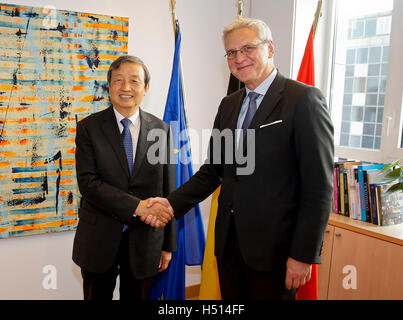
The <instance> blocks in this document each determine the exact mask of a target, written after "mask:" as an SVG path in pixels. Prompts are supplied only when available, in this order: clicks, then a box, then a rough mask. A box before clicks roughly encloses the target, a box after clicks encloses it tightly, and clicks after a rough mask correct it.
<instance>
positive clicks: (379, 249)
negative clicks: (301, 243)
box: [318, 213, 403, 300]
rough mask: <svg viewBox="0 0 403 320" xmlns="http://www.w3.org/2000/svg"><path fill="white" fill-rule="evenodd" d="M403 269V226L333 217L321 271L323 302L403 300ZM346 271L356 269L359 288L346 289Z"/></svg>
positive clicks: (319, 272) (319, 288)
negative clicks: (382, 224)
mask: <svg viewBox="0 0 403 320" xmlns="http://www.w3.org/2000/svg"><path fill="white" fill-rule="evenodd" d="M402 265H403V224H399V225H393V226H383V227H381V226H376V225H374V224H371V223H367V222H363V221H358V220H353V219H351V218H348V217H344V216H341V215H337V214H334V213H332V214H331V215H330V219H329V223H328V226H327V228H326V233H325V238H324V244H323V250H322V264H321V265H319V267H318V291H319V299H322V300H326V299H327V300H339V299H343V300H361V299H381V300H382V299H398V300H401V299H403V271H402V267H401V266H402ZM346 267H348V268H350V270H351V267H353V268H354V269H355V273H356V274H355V279H356V288H346V287H345V281H346V279H348V277H350V276H351V273H348V272H343V271H345V270H344V269H345V268H346ZM346 277H347V278H346Z"/></svg>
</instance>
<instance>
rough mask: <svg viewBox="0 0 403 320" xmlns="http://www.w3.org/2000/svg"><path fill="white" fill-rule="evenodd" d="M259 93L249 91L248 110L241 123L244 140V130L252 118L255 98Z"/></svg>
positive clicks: (254, 109) (254, 110)
mask: <svg viewBox="0 0 403 320" xmlns="http://www.w3.org/2000/svg"><path fill="white" fill-rule="evenodd" d="M259 95H260V94H259V93H256V92H253V91H251V92H249V94H248V96H249V106H248V111H247V112H246V115H245V119H244V121H243V124H242V131H243V139H244V140H245V138H246V132H247V131H246V130H247V129H248V128H249V126H250V123H251V122H252V119H253V117H254V115H255V113H256V109H257V107H256V99H257V98H258V97H259Z"/></svg>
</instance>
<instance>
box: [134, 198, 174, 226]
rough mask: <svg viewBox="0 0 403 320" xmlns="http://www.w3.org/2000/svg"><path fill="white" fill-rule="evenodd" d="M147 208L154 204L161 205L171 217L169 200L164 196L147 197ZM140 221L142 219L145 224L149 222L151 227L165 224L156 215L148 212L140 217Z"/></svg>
mask: <svg viewBox="0 0 403 320" xmlns="http://www.w3.org/2000/svg"><path fill="white" fill-rule="evenodd" d="M146 201H147V208H154V207H155V206H161V205H162V206H163V207H165V208H167V209H169V211H170V212H171V213H172V215H171V218H172V217H173V209H172V207H171V205H170V203H169V201H168V200H167V199H165V198H159V197H155V198H148V199H147V200H146ZM140 220H141V221H144V223H145V224H149V225H150V226H151V227H154V228H159V227H163V226H165V224H166V223H164V221H163V220H161V219H160V218H159V217H158V216H157V215H154V214H152V213H150V214H149V215H147V216H142V217H140Z"/></svg>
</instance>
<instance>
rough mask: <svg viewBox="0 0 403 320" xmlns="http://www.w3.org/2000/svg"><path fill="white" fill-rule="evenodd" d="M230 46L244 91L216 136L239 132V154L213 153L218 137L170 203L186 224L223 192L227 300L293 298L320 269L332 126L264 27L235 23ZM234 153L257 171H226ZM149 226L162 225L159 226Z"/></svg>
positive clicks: (224, 113) (224, 147) (223, 145)
mask: <svg viewBox="0 0 403 320" xmlns="http://www.w3.org/2000/svg"><path fill="white" fill-rule="evenodd" d="M223 40H224V44H225V49H226V53H227V54H226V57H227V61H228V66H229V68H230V70H231V73H232V74H233V75H234V76H235V77H237V78H238V79H239V80H240V81H242V82H244V83H245V86H246V88H242V89H240V90H238V91H236V92H235V93H233V94H231V95H229V96H227V97H225V98H224V99H223V100H222V102H221V104H220V106H219V109H218V113H217V116H216V118H215V121H214V128H215V129H217V130H218V132H223V131H224V130H226V131H228V130H231V132H233V137H234V140H235V142H234V145H232V144H231V142H228V141H229V140H228V139H224V135H222V136H221V138H220V137H219V138H220V140H219V142H218V143H217V140H216V144H214V140H215V139H216V138H217V136H214V135H212V138H211V141H210V149H209V153H208V159H207V161H206V163H205V164H204V165H203V166H202V167H201V168H200V170H199V171H198V172H197V173H196V174H195V175H194V176H193V177H192V178H191V179H190V180H189V181H188V182H187V183H186V184H184V185H183V186H182V187H181V188H179V189H177V190H176V191H174V192H173V193H171V194H170V195H169V196H168V197H167V199H168V200H169V203H170V204H171V206H172V208H173V209H174V215H175V217H176V218H180V217H181V216H182V215H184V214H185V213H186V212H187V210H189V208H191V207H192V206H194V205H195V204H196V203H198V202H200V201H202V200H204V199H205V198H206V197H207V196H208V195H210V194H211V193H212V192H213V191H214V190H215V189H216V188H217V187H218V186H219V185H220V184H222V187H221V193H220V196H219V198H218V212H217V218H216V225H215V255H216V257H217V264H218V272H219V280H220V287H221V293H222V297H223V299H226V300H227V299H239V298H245V299H295V293H296V289H297V288H299V287H300V286H301V285H303V284H305V283H306V282H307V281H309V279H310V274H311V268H312V264H317V263H320V262H321V249H322V241H323V235H324V231H325V227H326V225H327V221H328V218H329V214H330V210H331V198H332V176H333V126H332V122H331V120H330V117H329V114H328V110H327V106H326V101H325V99H324V97H323V95H322V93H321V92H320V91H319V90H318V89H317V88H314V87H311V86H307V85H304V84H302V83H299V82H296V81H293V80H291V79H288V78H286V77H285V76H283V75H282V74H281V73H280V72H279V71H278V70H277V69H276V68H275V67H274V63H273V56H274V48H273V41H272V38H271V32H270V29H269V28H268V27H267V25H266V24H265V23H264V22H262V21H260V20H257V19H240V20H237V21H234V22H233V23H231V24H230V25H228V26H227V27H226V28H225V30H224V34H223ZM236 129H239V130H236ZM247 129H249V130H248V131H249V132H248V134H245V133H244V132H247V131H246V130H247ZM217 130H216V131H217ZM213 131H214V130H213ZM249 133H251V134H249ZM244 142H245V143H244ZM217 145H218V146H219V147H220V148H219V147H217ZM245 145H246V146H245ZM253 146H254V148H253ZM231 150H236V151H234V152H233V153H234V154H236V153H237V152H240V154H242V152H244V153H245V154H246V155H247V157H246V159H247V160H248V162H249V163H247V166H248V165H249V166H250V167H251V168H254V170H252V172H251V173H250V172H248V173H247V174H243V173H242V169H245V165H244V166H242V165H240V164H239V163H238V164H237V163H228V161H226V159H225V158H226V157H227V156H228V153H231V152H232V151H231ZM234 158H235V159H236V157H235V156H234ZM217 159H219V160H220V161H217ZM238 159H241V157H238ZM238 162H239V161H238ZM247 171H248V170H247ZM247 171H245V172H247ZM152 203H161V204H165V205H168V203H167V201H164V199H155V200H153V201H150V203H149V205H152ZM141 220H145V222H146V223H149V224H151V225H153V226H158V225H159V222H158V219H157V218H156V217H151V216H150V217H147V218H145V217H142V218H141Z"/></svg>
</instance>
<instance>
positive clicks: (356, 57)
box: [317, 0, 403, 162]
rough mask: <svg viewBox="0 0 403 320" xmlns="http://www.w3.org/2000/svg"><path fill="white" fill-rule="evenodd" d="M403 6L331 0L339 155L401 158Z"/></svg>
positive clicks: (333, 95) (371, 0) (333, 96)
mask: <svg viewBox="0 0 403 320" xmlns="http://www.w3.org/2000/svg"><path fill="white" fill-rule="evenodd" d="M402 2H403V1H396V0H395V1H393V0H383V1H379V0H354V1H351V0H335V1H334V4H335V5H334V6H333V10H335V14H334V28H333V30H332V32H333V35H334V36H333V39H334V41H333V54H332V59H331V81H330V97H329V105H330V110H331V115H332V119H333V124H334V127H335V146H336V156H338V157H343V158H351V159H359V160H366V161H374V162H389V161H391V160H394V159H396V158H399V157H403V149H402V148H403V141H402V136H403V131H402V125H401V121H400V118H401V116H400V115H401V108H402V90H403V62H402V61H403V60H401V52H402V51H403V49H402V45H403V37H401V30H403V28H402V26H403V22H402V21H401V20H402V19H400V18H399V17H400V16H402V14H403V5H402ZM328 38H329V39H331V38H332V37H330V36H329V37H328ZM317 72H318V71H317Z"/></svg>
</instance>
